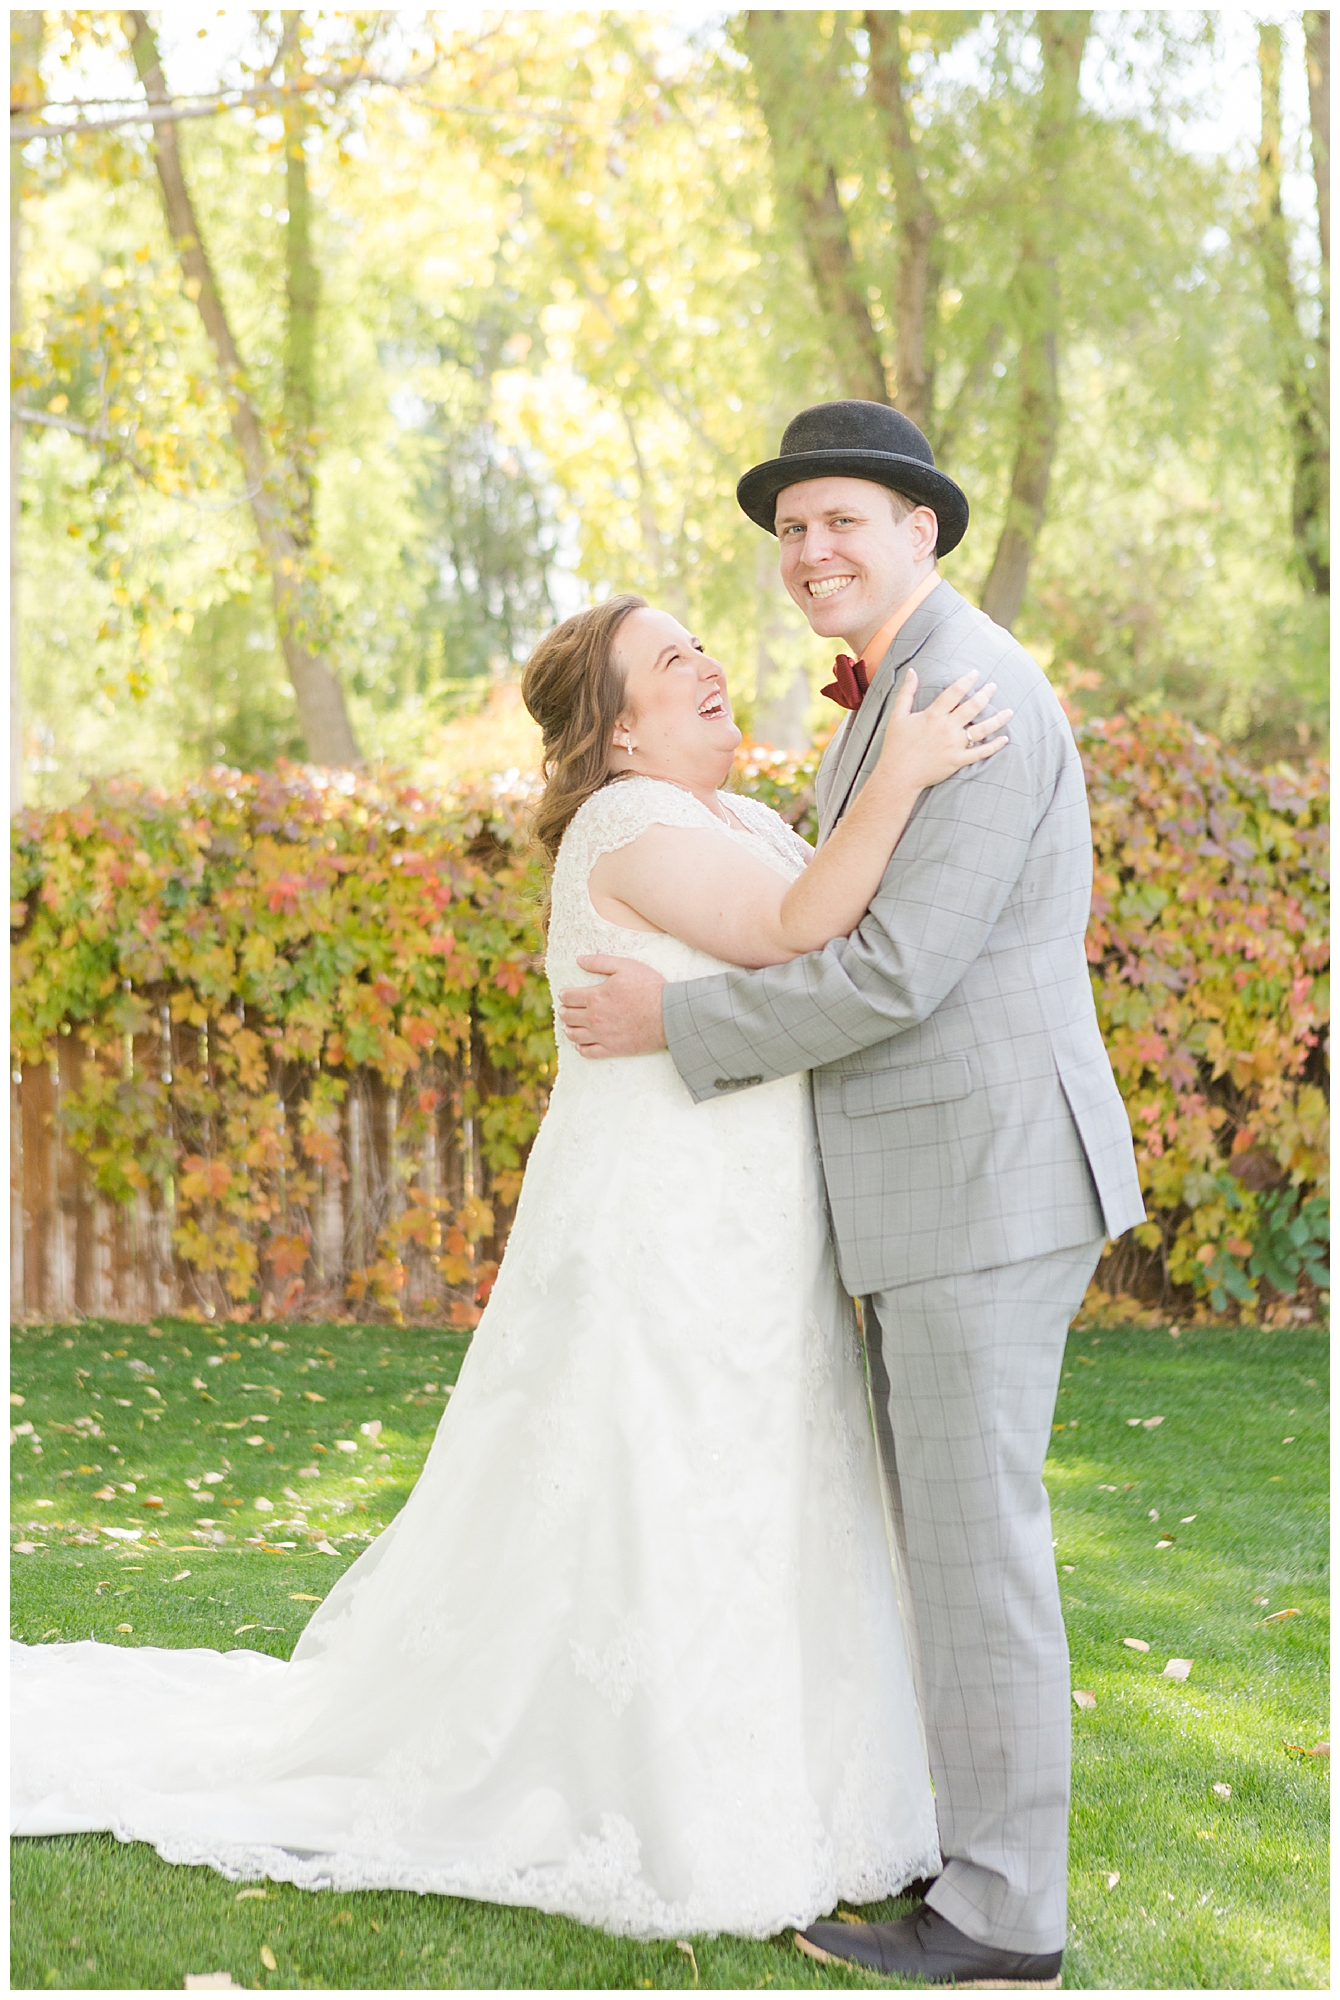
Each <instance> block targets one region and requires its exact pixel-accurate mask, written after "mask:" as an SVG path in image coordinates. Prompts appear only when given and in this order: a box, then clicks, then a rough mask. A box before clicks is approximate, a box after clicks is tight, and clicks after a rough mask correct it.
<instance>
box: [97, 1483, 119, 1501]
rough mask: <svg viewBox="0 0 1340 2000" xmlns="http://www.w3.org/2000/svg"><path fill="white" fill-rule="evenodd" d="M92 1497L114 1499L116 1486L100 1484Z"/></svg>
mask: <svg viewBox="0 0 1340 2000" xmlns="http://www.w3.org/2000/svg"><path fill="white" fill-rule="evenodd" d="M93 1498H94V1499H95V1500H115V1498H116V1488H115V1487H114V1486H100V1487H99V1488H98V1490H97V1492H96V1493H95V1494H94V1495H93Z"/></svg>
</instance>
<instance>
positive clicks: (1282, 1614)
mask: <svg viewBox="0 0 1340 2000" xmlns="http://www.w3.org/2000/svg"><path fill="white" fill-rule="evenodd" d="M1267 1601H1268V1600H1266V1599H1264V1598H1263V1599H1262V1602H1263V1603H1265V1602H1267ZM1302 1615H1303V1614H1302V1612H1301V1611H1300V1610H1299V1609H1298V1606H1297V1605H1296V1604H1291V1605H1290V1606H1289V1609H1288V1610H1287V1611H1272V1612H1271V1613H1270V1615H1269V1616H1268V1617H1266V1618H1263V1619H1262V1620H1261V1623H1262V1624H1263V1625H1273V1624H1274V1623H1275V1621H1276V1619H1278V1618H1301V1617H1302Z"/></svg>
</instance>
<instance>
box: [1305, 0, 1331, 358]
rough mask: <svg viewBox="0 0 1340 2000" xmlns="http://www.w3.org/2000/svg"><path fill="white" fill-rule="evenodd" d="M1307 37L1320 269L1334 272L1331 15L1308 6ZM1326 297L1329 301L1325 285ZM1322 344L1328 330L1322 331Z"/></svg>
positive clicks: (1326, 275)
mask: <svg viewBox="0 0 1340 2000" xmlns="http://www.w3.org/2000/svg"><path fill="white" fill-rule="evenodd" d="M1303 31H1304V34H1305V35H1306V37H1307V101H1308V112H1309V116H1310V123H1311V126H1312V173H1313V177H1314V179H1315V180H1316V183H1317V227H1318V229H1319V230H1320V233H1321V269H1322V277H1323V279H1324V280H1325V281H1326V282H1327V283H1329V280H1330V275H1331V16H1330V11H1329V9H1328V10H1327V11H1326V12H1324V13H1317V12H1315V11H1314V10H1313V9H1311V8H1309V9H1308V11H1307V12H1306V13H1305V14H1304V16H1303ZM1322 298H1323V300H1324V301H1325V302H1326V303H1327V305H1329V299H1328V297H1327V292H1326V290H1325V288H1323V291H1322ZM1322 341H1323V344H1324V343H1325V333H1324V332H1323V334H1322Z"/></svg>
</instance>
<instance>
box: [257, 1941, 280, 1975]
mask: <svg viewBox="0 0 1340 2000" xmlns="http://www.w3.org/2000/svg"><path fill="white" fill-rule="evenodd" d="M261 1964H262V1965H263V1966H264V1967H265V1970H266V1971H267V1972H276V1971H278V1969H279V1968H278V1962H277V1960H276V1958H275V1955H274V1953H273V1952H272V1951H271V1949H270V1947H269V1945H268V1944H263V1945H262V1946H261Z"/></svg>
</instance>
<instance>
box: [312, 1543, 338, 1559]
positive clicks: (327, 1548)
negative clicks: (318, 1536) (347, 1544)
mask: <svg viewBox="0 0 1340 2000" xmlns="http://www.w3.org/2000/svg"><path fill="white" fill-rule="evenodd" d="M316 1546H317V1548H318V1550H319V1551H320V1553H321V1554H322V1555H323V1556H337V1555H338V1554H339V1553H340V1552H339V1550H338V1549H336V1548H332V1547H331V1544H330V1543H329V1542H318V1543H317V1545H316Z"/></svg>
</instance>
